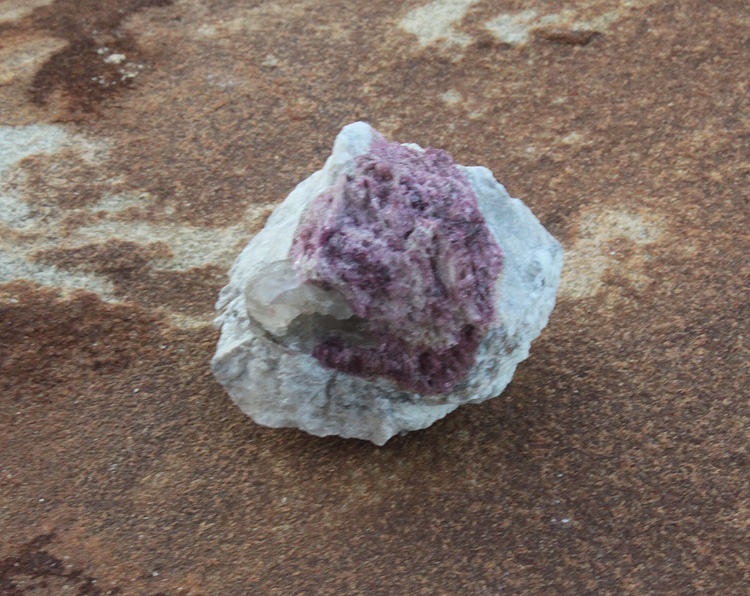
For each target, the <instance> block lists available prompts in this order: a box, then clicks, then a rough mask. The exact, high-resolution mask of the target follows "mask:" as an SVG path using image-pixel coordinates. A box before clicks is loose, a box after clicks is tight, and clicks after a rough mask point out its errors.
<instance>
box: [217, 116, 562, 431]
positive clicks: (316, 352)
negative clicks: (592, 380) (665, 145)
mask: <svg viewBox="0 0 750 596" xmlns="http://www.w3.org/2000/svg"><path fill="white" fill-rule="evenodd" d="M389 164H397V165H395V166H393V167H391V166H390V165H389ZM404 164H406V165H404ZM415 164H416V165H415ZM410 168H411V169H410ZM415 168H416V169H415ZM373 172H374V174H373ZM371 174H373V176H374V177H375V179H374V180H373V177H372V176H370V175H371ZM410 174H411V175H410ZM431 176H432V177H431ZM394 179H395V180H397V183H393V184H390V183H389V184H386V182H389V181H392V180H394ZM404 186H408V187H409V190H408V191H407V192H405V193H402V194H399V191H400V189H402V188H403V187H404ZM399 202H401V203H409V204H408V205H406V206H404V205H403V204H402V205H401V206H399V205H398V204H396V203H399ZM373 205H374V206H373ZM384 211H385V213H383V212H384ZM391 211H394V212H393V213H391ZM342 222H343V223H342ZM466 230H470V231H469V232H468V233H467V232H466ZM441 232H442V234H441ZM405 236H406V241H404V237H405ZM420 237H421V240H420ZM393 247H395V249H394V248H393ZM470 252H471V253H473V254H470ZM331 255H333V256H331ZM431 261H432V263H431ZM561 266H562V249H561V247H560V245H559V243H558V242H557V241H556V240H555V239H554V238H553V237H552V236H551V235H550V234H549V233H548V232H547V231H546V230H545V229H544V228H543V227H542V225H541V224H540V223H539V222H538V220H537V219H536V218H535V217H534V215H533V214H532V213H531V211H530V210H529V209H528V208H527V207H525V206H524V205H523V204H522V203H521V201H519V200H517V199H511V198H510V197H509V196H508V194H507V192H506V191H505V189H504V188H503V187H502V186H501V185H500V184H499V183H498V182H497V181H496V180H495V179H494V177H493V175H492V173H491V172H490V171H489V170H487V169H486V168H482V167H463V166H455V165H454V164H453V163H452V160H451V159H450V157H449V156H447V154H445V153H444V152H438V151H436V150H433V149H427V150H422V149H421V148H419V147H418V146H415V145H410V146H400V145H397V144H389V143H386V142H385V141H384V139H383V137H382V136H381V135H380V134H379V133H377V131H375V130H374V129H373V128H371V127H370V126H369V125H367V124H365V123H362V122H357V123H355V124H351V125H349V126H346V127H344V129H343V130H342V131H341V133H340V134H339V136H338V137H337V139H336V142H335V144H334V148H333V153H332V154H331V157H330V158H329V159H328V161H327V162H326V164H325V166H324V167H323V169H322V170H321V171H319V172H316V173H315V174H313V175H312V176H310V177H309V178H308V179H307V180H305V181H304V182H302V183H301V184H299V185H298V186H297V187H296V188H295V189H294V191H293V192H292V193H291V194H290V195H289V196H288V197H287V198H286V200H285V201H284V202H283V203H282V204H281V205H279V207H278V208H277V209H276V210H275V211H274V213H273V214H272V215H271V217H270V218H269V219H268V222H267V224H266V226H265V227H264V228H263V230H261V232H259V233H258V234H257V235H256V236H255V237H254V238H253V240H252V241H251V242H250V243H249V244H248V246H247V247H246V248H245V250H244V251H243V252H242V253H241V254H240V256H239V257H238V258H237V260H236V261H235V263H234V265H233V266H232V269H231V271H230V282H229V284H228V285H227V286H226V287H225V288H224V289H223V290H222V292H221V296H220V299H219V302H218V304H217V309H218V310H219V311H220V315H219V317H218V318H217V320H216V324H217V326H219V327H220V328H221V331H222V333H221V339H220V340H219V345H218V348H217V351H216V355H215V357H214V359H213V361H212V367H213V370H214V373H215V374H216V377H217V378H218V379H219V381H220V382H221V383H222V384H223V385H224V387H225V388H226V389H227V391H228V392H229V394H230V396H231V397H232V399H233V400H234V401H235V402H236V403H237V404H238V405H239V406H240V408H242V410H243V411H245V412H246V413H247V414H248V415H250V416H251V417H252V418H253V419H254V420H255V421H256V422H259V423H260V424H264V425H267V426H272V427H284V426H293V427H298V428H301V429H303V430H305V431H307V432H309V433H312V434H315V435H321V436H324V435H330V434H335V435H340V436H343V437H356V438H361V439H368V440H370V441H373V442H374V443H377V444H379V445H382V444H383V443H385V442H386V441H387V440H388V439H389V438H391V437H392V436H393V435H395V434H398V433H403V432H406V431H410V430H415V429H420V428H425V427H427V426H429V425H430V424H432V423H433V422H434V421H435V420H438V419H439V418H442V417H443V416H445V415H446V414H447V413H449V412H450V411H452V410H454V409H455V408H456V407H458V406H459V405H460V404H463V403H471V402H474V403H476V402H481V401H484V400H486V399H488V398H491V397H494V396H495V395H497V394H499V393H500V392H501V391H502V390H503V389H504V388H505V386H506V385H507V384H508V383H509V382H510V379H511V377H512V376H513V371H514V370H515V368H516V365H517V364H518V362H520V361H521V360H523V359H524V358H526V356H527V355H528V352H529V346H530V344H531V341H532V340H533V339H534V338H536V337H537V336H538V335H539V333H540V331H541V329H542V328H543V327H544V326H545V325H546V323H547V319H548V317H549V314H550V312H551V310H552V307H553V306H554V302H555V292H556V290H557V286H558V284H559V281H560V269H561ZM373 271H375V272H377V273H378V275H377V276H375V277H373V275H371V272H373ZM397 278H398V279H397ZM402 282H403V283H402ZM433 346H436V347H433ZM368 358H369V361H368V360H367V359H368ZM363 361H364V362H365V364H362V362H363ZM383 361H386V364H383ZM414 362H417V363H418V364H416V365H415V364H414ZM441 363H443V366H444V368H443V369H442V370H441V368H440V364H441ZM419 364H423V366H421V367H420V366H419Z"/></svg>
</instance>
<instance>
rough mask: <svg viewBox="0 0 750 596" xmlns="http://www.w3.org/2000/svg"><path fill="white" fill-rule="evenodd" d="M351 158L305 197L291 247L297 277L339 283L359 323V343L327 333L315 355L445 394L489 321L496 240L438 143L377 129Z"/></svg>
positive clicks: (497, 265) (497, 263) (498, 260)
mask: <svg viewBox="0 0 750 596" xmlns="http://www.w3.org/2000/svg"><path fill="white" fill-rule="evenodd" d="M355 164H356V165H355V168H354V171H353V172H350V173H347V174H342V175H341V176H340V177H339V179H338V180H337V181H336V183H335V184H334V185H333V186H332V187H330V188H328V189H326V190H325V191H324V192H323V193H321V194H320V195H318V196H317V197H316V198H315V199H314V200H313V201H312V203H311V204H310V207H309V208H308V209H307V211H306V212H305V214H304V216H303V219H302V221H301V223H300V225H299V227H298V229H297V232H296V234H295V238H294V242H293V244H292V249H291V254H290V256H291V258H292V259H293V262H294V268H295V269H296V270H297V271H298V272H299V273H300V274H301V275H302V277H303V278H304V279H307V280H310V281H311V282H312V283H314V284H316V285H319V286H321V287H323V288H325V289H334V290H336V291H337V292H339V293H340V294H341V295H342V296H343V297H344V299H345V300H346V302H347V303H348V304H349V306H350V307H351V309H352V311H353V313H354V315H356V316H357V317H360V318H361V319H364V320H365V321H366V322H367V326H366V327H367V338H366V340H367V345H361V343H362V342H357V341H356V339H352V338H351V337H342V336H341V335H338V334H336V333H331V334H328V335H327V336H325V337H324V339H323V341H322V342H321V343H320V344H318V345H317V346H315V349H314V350H313V355H314V356H315V357H316V358H317V359H318V360H319V361H320V362H321V363H323V364H325V365H326V366H330V367H332V368H335V369H337V370H341V371H343V372H347V373H351V374H355V375H360V376H365V377H373V376H379V375H383V376H386V377H388V378H391V379H393V380H395V381H396V382H397V383H398V384H399V385H400V386H402V387H404V388H405V389H408V390H410V391H417V392H424V393H447V392H449V391H450V390H451V389H452V388H453V387H454V386H455V385H456V383H457V382H458V381H460V380H461V379H463V378H464V377H465V376H466V374H467V373H468V372H469V369H470V368H471V365H472V364H473V363H474V357H475V354H476V351H477V348H478V347H479V342H480V341H481V340H482V339H483V338H484V336H485V335H486V333H487V330H488V329H489V327H490V325H491V324H492V323H494V322H495V318H496V313H495V307H494V302H495V298H496V296H495V293H496V292H495V287H496V283H497V278H498V275H499V274H500V271H501V268H502V267H501V265H502V256H501V255H502V253H501V251H500V248H499V247H498V245H497V242H496V241H495V240H494V238H493V237H492V235H491V234H490V232H489V230H488V229H487V226H486V225H485V223H484V219H483V218H482V215H481V213H480V212H479V208H478V206H477V201H476V197H475V196H474V192H473V190H472V189H471V186H470V185H469V182H468V180H467V178H466V175H465V174H464V172H462V171H461V170H459V169H458V168H457V167H456V165H455V164H454V163H453V160H452V158H451V157H450V155H448V153H446V152H445V151H441V150H439V149H432V148H430V149H427V150H425V151H420V150H417V149H414V148H412V147H406V146H403V145H401V144H399V143H388V142H386V141H385V139H383V138H382V137H380V136H379V135H378V137H376V138H375V139H374V140H373V143H372V146H371V149H370V151H369V152H368V153H366V154H365V155H361V156H359V157H357V158H356V159H355Z"/></svg>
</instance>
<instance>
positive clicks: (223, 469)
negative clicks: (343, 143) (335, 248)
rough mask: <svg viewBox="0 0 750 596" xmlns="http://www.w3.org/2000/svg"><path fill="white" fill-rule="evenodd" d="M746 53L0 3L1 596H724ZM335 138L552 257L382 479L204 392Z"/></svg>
mask: <svg viewBox="0 0 750 596" xmlns="http://www.w3.org/2000/svg"><path fill="white" fill-rule="evenodd" d="M35 7H36V8H35ZM698 15H699V17H698ZM748 23H750V3H748V2H747V1H746V0H722V1H721V2H706V1H705V0H680V1H679V2H654V1H651V0H591V1H588V0H587V1H586V2H573V1H572V0H534V1H533V2H528V3H527V2H513V3H511V2H497V1H495V0H479V1H478V2H474V3H472V2H470V1H469V0H408V1H404V2H372V1H371V0H348V1H347V2H340V1H338V2H337V1H334V2H331V1H330V0H292V1H290V0H265V1H263V2H261V1H260V0H252V1H247V2H238V1H230V0H179V2H177V1H173V2H169V1H167V0H128V1H127V2H123V1H122V0H95V1H94V0H86V1H80V0H0V39H2V41H1V42H0V46H1V47H0V123H2V126H0V592H3V591H6V592H9V593H14V592H15V593H23V594H24V596H31V595H34V596H41V595H44V596H49V595H55V596H57V595H60V594H89V595H91V596H93V595H94V594H99V595H100V596H104V595H108V594H111V595H114V594H119V595H120V596H130V595H139V596H156V595H166V596H214V595H216V594H220V595H221V596H245V595H247V594H262V595H265V594H273V595H276V594H279V595H287V594H314V595H315V596H340V595H341V594H351V595H352V596H355V595H361V594H366V595H367V596H393V594H394V593H397V594H451V595H453V594H461V595H466V596H479V595H487V594H492V595H495V594H523V595H528V596H549V594H561V595H565V596H567V595H571V594H572V595H579V594H580V595H590V594H612V595H617V596H620V595H623V596H626V595H628V596H630V595H633V596H641V595H644V594H658V595H659V596H685V595H686V594H706V595H708V594H711V595H714V594H717V595H722V596H724V595H726V596H729V595H731V596H735V595H738V596H747V593H748V588H747V586H748V585H750V561H749V560H748V557H747V556H743V554H744V553H747V552H748V529H749V528H750V506H748V495H750V444H748V437H749V436H750V400H749V399H748V398H747V394H748V391H747V389H748V378H750V377H749V376H748V372H750V371H749V369H748V364H749V363H750V345H749V344H748V337H750V304H749V303H748V280H750V263H748V259H747V255H748V254H750V248H749V243H750V238H748V230H750V209H749V208H748V188H750V145H749V143H750V87H749V86H748V85H749V84H750V81H749V80H748V76H747V71H748V67H747V65H748V64H750V43H748V36H749V35H750V28H749V27H748ZM551 26H552V27H555V28H563V27H564V28H566V29H567V30H569V31H571V32H574V31H581V30H596V31H598V32H599V33H600V35H598V36H596V37H594V38H593V39H592V40H591V41H590V42H589V43H588V44H586V45H571V43H566V42H565V39H564V38H563V37H562V36H559V40H560V41H559V42H558V41H555V40H554V39H545V38H544V37H543V36H540V35H536V34H535V33H534V29H535V28H536V27H551ZM572 35H574V34H573V33H571V36H572ZM519 40H520V41H519ZM100 52H101V53H100ZM121 55H125V56H126V58H125V60H123V61H121V62H119V63H117V61H116V60H115V58H117V59H118V60H119V57H120V56H121ZM139 66H142V68H139ZM132 75H135V76H132ZM131 76H132V78H128V77H131ZM123 79H125V80H124V81H123ZM356 120H366V121H368V122H369V123H371V124H372V125H373V126H374V127H375V128H377V129H378V130H379V131H381V132H382V133H383V134H385V135H387V136H388V138H389V139H402V140H411V141H415V142H417V143H419V144H420V145H422V146H427V145H432V146H435V147H444V148H448V149H449V150H450V152H451V154H452V155H453V157H454V158H455V160H456V162H458V163H464V164H483V165H486V166H487V167H489V168H490V169H491V170H492V171H493V172H494V173H495V175H497V177H498V179H499V180H501V181H502V183H503V184H504V185H505V187H506V188H507V189H508V192H509V193H510V194H511V195H512V196H514V197H518V198H521V199H522V200H523V201H524V203H525V204H526V205H528V206H529V207H530V208H531V210H532V211H533V212H534V214H535V215H536V216H537V217H538V218H539V220H540V222H541V223H542V224H543V225H544V227H545V228H546V229H547V230H549V231H550V232H551V233H552V235H553V236H554V237H555V238H557V239H558V240H559V241H560V242H561V244H562V245H563V248H564V250H565V264H564V267H563V271H562V279H561V282H560V287H559V289H558V292H557V299H556V303H555V310H554V312H553V314H552V316H551V317H550V321H549V324H548V325H547V327H545V329H544V331H543V332H542V334H541V335H540V336H539V337H538V338H537V339H536V340H535V341H534V343H533V347H532V350H531V352H532V355H531V357H530V358H529V359H527V360H526V361H524V362H521V363H520V364H519V365H518V367H517V369H516V372H515V373H514V375H513V381H512V382H511V383H510V385H508V387H506V389H505V390H504V391H503V393H502V394H501V395H500V396H499V397H497V398H494V399H490V400H487V401H486V402H484V403H481V404H477V405H474V406H471V407H462V408H458V409H457V410H456V411H454V412H453V413H452V414H451V415H449V416H446V417H445V418H443V419H442V420H439V421H437V422H435V423H434V424H433V425H432V426H431V427H430V428H428V429H425V430H422V431H417V432H412V433H408V434H406V435H404V436H398V437H394V438H393V439H391V440H390V441H388V443H387V444H386V445H385V446H384V447H377V446H375V445H374V444H372V443H370V442H369V441H352V440H346V439H340V438H338V437H326V438H319V437H315V436H312V435H309V434H307V433H304V432H302V431H299V430H297V429H291V428H290V429H269V428H266V427H264V426H261V425H258V424H255V423H254V422H253V421H252V420H251V419H250V418H248V417H247V416H246V415H245V414H244V413H243V412H242V411H241V410H240V409H239V408H238V407H237V406H236V405H235V404H234V403H233V402H232V401H231V400H230V399H229V397H228V396H227V394H226V392H225V391H224V388H223V387H222V386H221V385H220V384H219V383H218V382H217V381H216V379H215V378H214V375H213V374H212V372H211V370H210V368H209V366H208V363H209V362H210V360H211V357H212V356H213V354H214V352H215V351H216V342H217V340H218V338H219V332H218V331H217V330H216V329H215V328H214V327H213V326H212V321H213V319H214V317H215V309H214V305H215V303H216V296H217V294H218V293H219V291H220V290H221V288H222V287H223V286H224V285H225V284H226V281H227V277H226V272H227V270H228V269H229V267H230V266H231V264H232V262H233V261H234V259H235V258H236V257H237V255H238V254H239V253H240V251H241V250H242V249H243V248H244V246H245V245H246V244H247V242H248V241H249V240H250V239H251V238H252V237H253V236H254V235H255V234H256V233H257V232H258V231H259V230H260V229H261V228H262V227H263V224H264V223H265V220H266V218H267V217H268V215H269V213H270V212H271V210H272V209H273V207H275V206H276V205H278V203H279V201H280V199H282V198H283V197H285V196H286V195H287V194H289V191H290V190H291V189H293V188H294V186H295V185H296V184H297V183H298V182H300V181H301V180H304V179H305V178H307V177H308V176H310V174H312V173H313V172H315V171H317V170H319V169H320V168H321V167H322V166H323V162H324V160H325V158H326V157H327V156H328V154H329V153H330V149H331V142H332V140H333V139H334V137H335V136H336V134H337V133H338V132H339V131H340V130H341V127H342V126H343V125H344V124H347V123H349V122H354V121H356ZM247 189H252V192H251V193H248V192H247ZM157 574H158V575H157Z"/></svg>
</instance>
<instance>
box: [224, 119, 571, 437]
mask: <svg viewBox="0 0 750 596" xmlns="http://www.w3.org/2000/svg"><path fill="white" fill-rule="evenodd" d="M374 134H376V132H375V130H374V129H373V128H371V127H370V126H369V125H368V124H366V123H364V122H355V123H354V124H349V125H348V126H345V127H344V128H343V129H342V130H341V132H340V133H339V135H338V136H337V137H336V141H335V143H334V147H333V152H332V153H331V156H330V157H329V158H328V160H327V161H326V163H325V165H324V167H323V169H322V170H320V171H318V172H316V173H314V174H313V175H312V176H310V177H309V178H307V179H306V180H304V181H303V182H301V183H300V184H299V185H297V187H296V188H295V189H294V190H293V191H292V192H291V193H290V194H289V196H288V197H287V198H286V199H285V200H284V201H283V202H282V203H281V204H280V205H279V206H278V207H277V208H276V210H275V211H274V212H273V214H272V215H271V216H270V217H269V219H268V222H267V223H266V226H265V227H264V228H263V230H261V231H260V232H259V233H258V234H257V235H256V236H255V237H254V238H253V239H252V240H251V241H250V243H249V244H248V245H247V247H245V249H244V250H243V251H242V253H241V254H240V255H239V256H238V257H237V259H236V261H235V262H234V264H233V265H232V268H231V269H230V271H229V276H230V281H229V283H228V284H227V285H226V286H225V287H224V288H223V289H222V291H221V294H220V296H219V301H218V303H217V310H218V312H219V316H218V317H217V318H216V322H215V324H216V326H217V327H219V328H220V329H221V337H220V339H219V344H218V347H217V350H216V355H215V356H214V358H213V360H212V368H213V370H214V373H215V375H216V377H217V379H218V380H219V381H220V382H221V384H222V385H223V386H224V387H225V389H226V390H227V392H228V393H229V395H230V397H231V398H232V400H233V401H234V402H235V403H237V405H238V406H239V407H240V408H241V409H242V410H243V411H244V412H245V413H246V414H247V415H248V416H250V417H251V418H253V420H255V421H256V422H257V423H259V424H263V425H265V426H270V427H275V428H278V427H296V428H300V429H302V430H304V431H307V432H309V433H311V434H313V435H318V436H326V435H339V436H342V437H351V438H359V439H366V440H369V441H372V442H373V443H375V444H377V445H383V444H384V443H385V442H386V441H387V440H388V439H390V438H391V437H392V436H394V435H396V434H399V433H405V432H408V431H411V430H417V429H421V428H426V427H428V426H430V425H431V424H432V423H433V422H435V421H436V420H439V419H440V418H443V417H444V416H445V415H447V414H448V413H449V412H451V411H452V410H454V409H455V408H457V407H458V406H459V405H461V404H463V403H478V402H481V401H484V400H486V399H489V398H491V397H494V396H496V395H498V394H499V393H500V392H501V391H502V390H503V389H504V388H505V386H506V385H507V384H508V383H509V382H510V379H511V377H512V376H513V372H514V371H515V368H516V365H517V364H518V363H519V362H520V361H521V360H523V359H524V358H526V357H527V356H528V353H529V346H530V344H531V341H532V340H533V339H535V338H536V337H537V336H538V335H539V333H540V332H541V330H542V329H543V328H544V326H545V325H546V324H547V320H548V318H549V314H550V312H551V311H552V308H553V307H554V303H555V293H556V291H557V286H558V284H559V282H560V271H561V268H562V249H561V247H560V244H559V243H558V242H557V240H555V239H554V238H553V237H552V236H551V235H550V234H549V233H548V232H547V231H546V230H545V229H544V227H543V226H542V225H541V224H540V223H539V221H538V220H537V219H536V217H534V215H533V214H532V213H531V210H530V209H528V207H526V206H525V205H524V204H523V203H522V202H521V201H519V200H518V199H512V198H510V196H509V195H508V193H507V192H506V191H505V188H503V186H502V185H501V184H500V183H499V182H497V180H495V178H494V176H493V175H492V172H490V170H488V169H487V168H484V167H464V166H459V167H461V168H462V169H463V170H464V171H465V172H466V175H467V177H468V179H469V182H470V183H471V186H472V188H473V189H474V192H475V193H476V197H477V202H478V205H479V210H480V211H481V213H482V215H483V216H484V218H485V220H486V222H487V226H488V228H489V230H490V231H491V233H492V234H493V236H494V237H495V239H496V240H497V242H498V244H499V245H500V248H501V250H502V251H503V256H504V267H503V275H502V276H501V278H500V281H499V299H498V303H497V304H496V308H497V312H498V326H497V327H496V328H495V329H492V330H491V331H490V332H489V333H488V334H487V336H486V337H485V339H484V341H483V342H482V344H481V345H480V348H479V350H478V353H477V356H476V362H475V364H474V366H473V368H472V370H471V372H470V374H469V375H468V377H467V379H466V380H465V381H464V382H462V383H461V384H460V385H459V386H458V388H457V389H456V390H454V392H453V393H451V394H449V395H440V396H435V395H424V394H416V393H409V392H406V391H404V390H402V389H400V388H399V387H398V386H397V385H396V384H395V383H394V382H392V381H390V380H388V379H383V378H379V379H375V380H366V379H362V378H360V377H355V376H352V375H348V374H345V373H341V372H338V371H335V370H331V369H328V368H325V367H323V366H321V365H320V364H319V363H318V361H317V360H315V359H314V358H313V357H312V356H310V355H308V354H305V353H302V352H299V351H294V350H291V349H288V348H286V347H284V346H282V345H280V344H278V343H276V342H273V341H272V340H270V339H268V338H267V337H266V335H265V333H264V332H263V330H262V329H261V328H260V327H259V325H258V324H257V323H256V322H254V321H252V320H251V319H250V317H249V315H248V312H247V303H246V298H245V288H246V287H247V284H248V281H249V280H251V279H252V278H255V277H257V276H258V275H259V274H260V273H261V270H262V269H263V268H264V267H267V265H268V264H269V263H273V262H274V261H283V260H285V259H287V256H288V254H289V249H290V247H291V244H292V239H293V236H294V231H295V230H296V228H297V224H298V223H299V220H300V217H301V215H302V213H303V212H304V210H305V208H306V206H307V205H308V204H309V202H310V201H311V200H312V199H313V198H315V197H316V196H318V195H319V194H320V193H321V192H322V191H323V190H324V189H325V188H327V187H328V186H330V185H332V184H333V182H334V181H335V180H336V179H337V178H338V177H339V175H340V174H342V173H344V172H346V171H349V170H352V169H353V167H354V158H355V157H356V156H358V155H361V154H363V153H366V152H367V151H368V149H369V147H370V143H371V141H372V138H373V136H374ZM408 146H410V147H418V146H417V145H414V144H409V145H408Z"/></svg>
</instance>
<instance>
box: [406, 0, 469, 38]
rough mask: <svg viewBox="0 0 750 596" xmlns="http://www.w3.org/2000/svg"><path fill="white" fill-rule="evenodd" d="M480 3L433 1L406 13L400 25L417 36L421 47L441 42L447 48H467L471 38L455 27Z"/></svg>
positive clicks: (461, 0) (453, 0)
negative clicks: (468, 11)
mask: <svg viewBox="0 0 750 596" xmlns="http://www.w3.org/2000/svg"><path fill="white" fill-rule="evenodd" d="M478 1H479V0H433V2H430V3H428V4H425V5H423V6H419V7H417V8H415V9H413V10H410V11H409V12H408V13H406V15H405V16H404V18H403V19H401V23H400V25H401V27H402V28H403V29H404V30H406V31H408V32H409V33H412V34H413V35H416V36H417V41H418V43H419V45H420V47H425V46H428V45H430V44H432V43H435V42H441V43H442V44H444V45H446V46H459V47H462V48H465V47H466V46H468V45H469V43H471V38H470V37H469V36H468V35H464V34H462V33H458V32H457V31H456V30H455V25H456V23H459V22H460V21H461V19H463V17H464V15H465V14H466V11H467V10H468V9H469V8H470V7H471V5H472V4H476V3H477V2H478Z"/></svg>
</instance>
